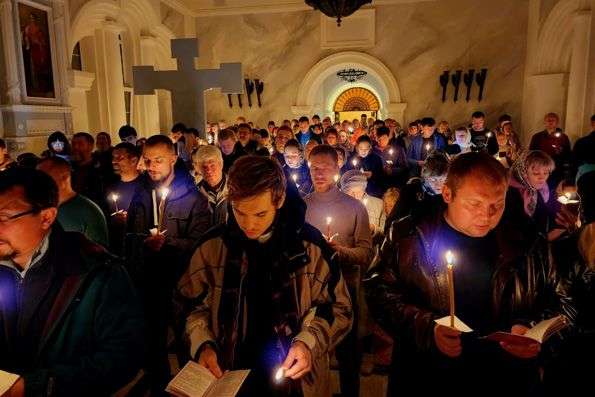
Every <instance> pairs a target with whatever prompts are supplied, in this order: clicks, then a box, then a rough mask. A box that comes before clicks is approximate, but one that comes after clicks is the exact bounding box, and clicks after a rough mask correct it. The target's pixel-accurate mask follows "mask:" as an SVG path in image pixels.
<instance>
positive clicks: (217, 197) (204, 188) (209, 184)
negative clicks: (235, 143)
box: [192, 145, 227, 227]
mask: <svg viewBox="0 0 595 397" xmlns="http://www.w3.org/2000/svg"><path fill="white" fill-rule="evenodd" d="M192 159H193V160H194V163H195V167H196V169H197V170H198V173H199V174H200V176H201V177H202V180H201V181H200V182H199V183H198V185H197V186H198V190H199V191H200V192H201V193H202V194H203V196H205V198H206V199H207V200H208V202H209V208H210V211H211V221H210V226H211V227H212V226H217V225H221V224H224V223H225V222H226V221H227V177H226V176H225V174H224V173H223V156H222V155H221V151H220V150H219V149H217V148H216V147H215V146H210V145H209V146H201V147H199V148H198V150H197V151H196V153H194V154H193V155H192Z"/></svg>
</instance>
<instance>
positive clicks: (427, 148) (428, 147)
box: [426, 143, 432, 152]
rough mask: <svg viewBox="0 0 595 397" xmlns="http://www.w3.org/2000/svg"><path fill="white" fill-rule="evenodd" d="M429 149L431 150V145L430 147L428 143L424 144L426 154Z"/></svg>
mask: <svg viewBox="0 0 595 397" xmlns="http://www.w3.org/2000/svg"><path fill="white" fill-rule="evenodd" d="M431 148H432V145H430V144H429V143H426V152H429V151H430V149H431Z"/></svg>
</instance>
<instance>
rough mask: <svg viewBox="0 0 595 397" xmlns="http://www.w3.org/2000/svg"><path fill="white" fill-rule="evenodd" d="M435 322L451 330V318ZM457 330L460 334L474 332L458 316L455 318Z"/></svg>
mask: <svg viewBox="0 0 595 397" xmlns="http://www.w3.org/2000/svg"><path fill="white" fill-rule="evenodd" d="M434 322H435V323H436V324H438V325H443V326H445V327H448V328H450V316H446V317H442V318H440V319H438V320H434ZM455 329H456V330H457V331H460V332H465V333H468V332H473V330H472V329H471V328H469V326H468V325H467V324H465V323H464V322H462V321H461V320H459V318H458V317H457V316H455Z"/></svg>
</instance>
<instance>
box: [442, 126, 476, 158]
mask: <svg viewBox="0 0 595 397" xmlns="http://www.w3.org/2000/svg"><path fill="white" fill-rule="evenodd" d="M472 147H473V143H471V132H469V129H468V128H467V127H465V126H461V127H457V128H456V129H455V132H454V142H453V143H452V144H451V145H448V146H447V147H446V152H447V153H448V154H451V155H456V154H461V153H467V152H470V151H472Z"/></svg>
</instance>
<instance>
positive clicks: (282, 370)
mask: <svg viewBox="0 0 595 397" xmlns="http://www.w3.org/2000/svg"><path fill="white" fill-rule="evenodd" d="M283 378H285V368H283V367H280V368H279V369H277V371H276V372H275V382H277V383H279V382H281V381H282V380H283Z"/></svg>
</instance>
